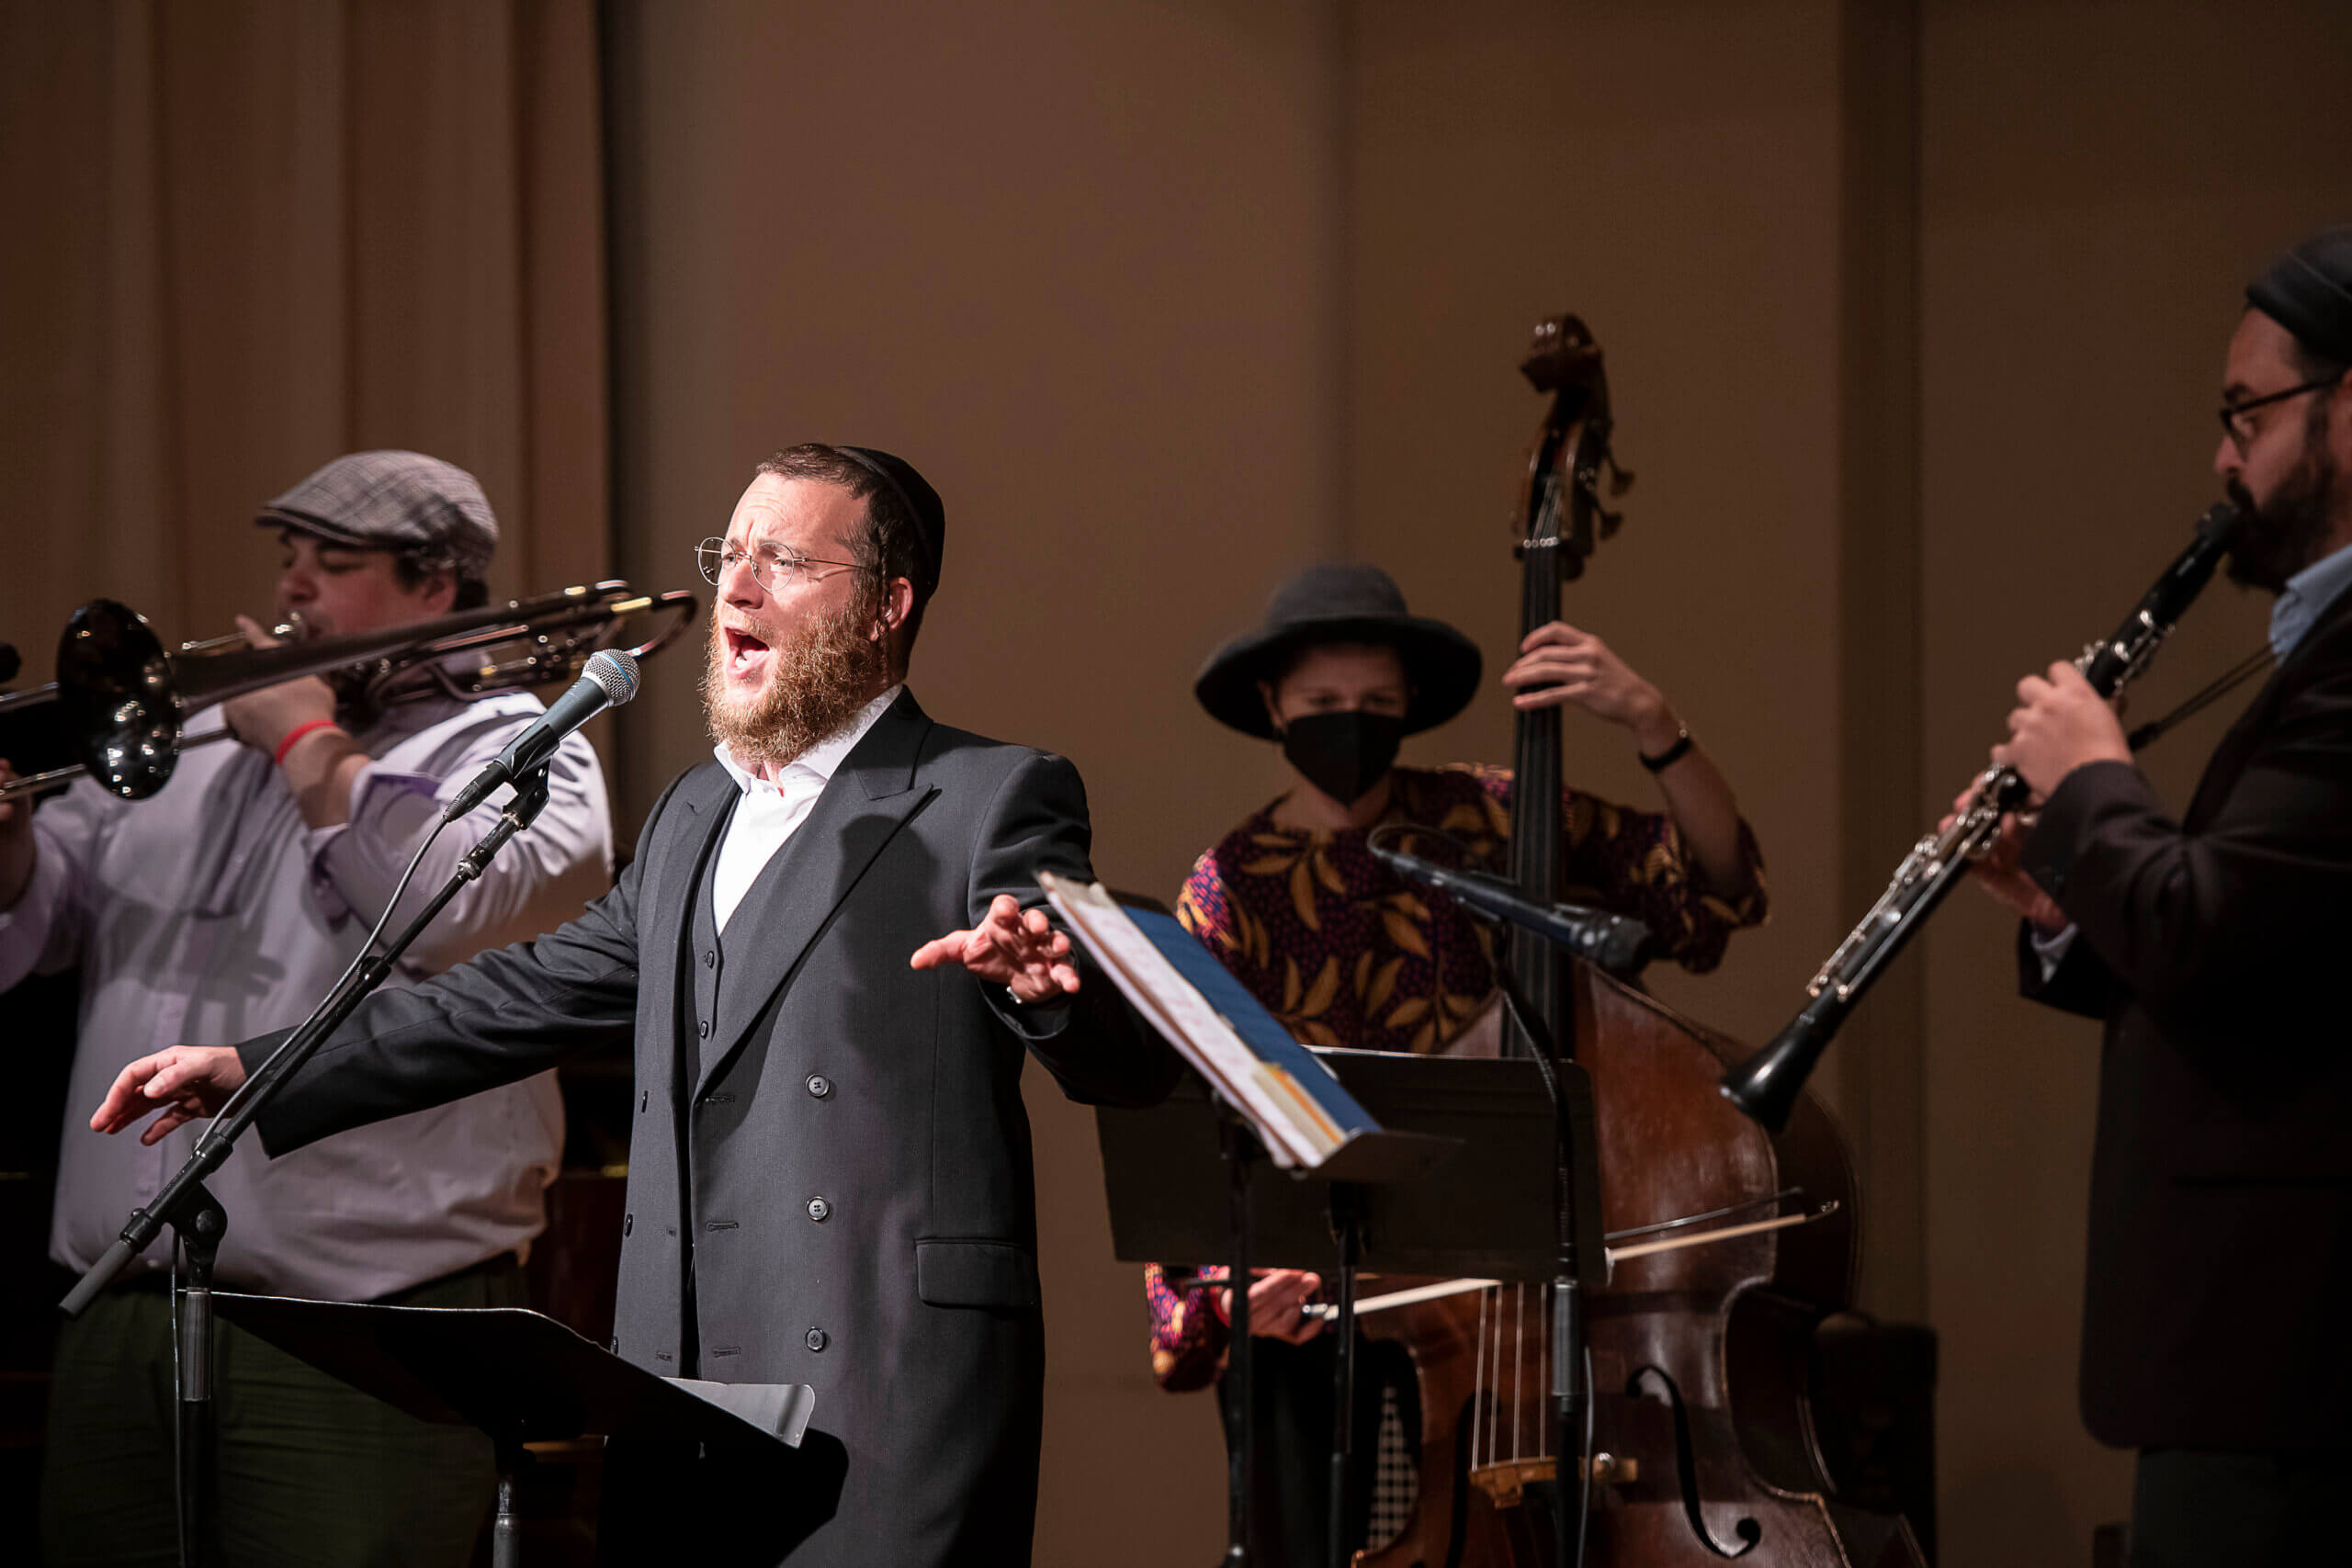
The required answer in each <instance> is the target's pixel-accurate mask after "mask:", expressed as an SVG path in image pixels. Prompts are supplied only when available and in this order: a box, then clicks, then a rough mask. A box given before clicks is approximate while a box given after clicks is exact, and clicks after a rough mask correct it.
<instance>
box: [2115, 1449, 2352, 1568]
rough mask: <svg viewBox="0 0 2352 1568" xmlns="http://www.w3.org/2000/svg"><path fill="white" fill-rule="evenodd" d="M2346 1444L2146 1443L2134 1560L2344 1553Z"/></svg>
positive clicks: (2261, 1563)
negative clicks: (2291, 1450)
mask: <svg viewBox="0 0 2352 1568" xmlns="http://www.w3.org/2000/svg"><path fill="white" fill-rule="evenodd" d="M2347 1500H2352V1448H2341V1449H2330V1450H2322V1451H2319V1452H2315V1453H2307V1454H2249V1453H2217V1452H2212V1451H2209V1450H2199V1449H2150V1450H2146V1451H2144V1452H2143V1453H2142V1454H2141V1455H2140V1463H2139V1468H2138V1469H2137V1470H2136V1471H2135V1472H2133V1474H2132V1478H2131V1568H2267V1565H2268V1564H2270V1563H2297V1564H2301V1563H2317V1562H2344V1561H2346V1559H2347V1556H2352V1547H2347V1546H2346V1544H2345V1527H2344V1505H2345V1503H2346V1501H2347Z"/></svg>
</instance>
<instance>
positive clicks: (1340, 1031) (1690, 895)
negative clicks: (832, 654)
mask: <svg viewBox="0 0 2352 1568" xmlns="http://www.w3.org/2000/svg"><path fill="white" fill-rule="evenodd" d="M1390 778H1391V786H1390V798H1389V806H1388V810H1387V812H1386V813H1385V815H1384V816H1383V817H1382V818H1381V820H1380V822H1379V823H1376V824H1374V827H1375V828H1378V827H1385V826H1386V825H1388V824H1390V823H1409V824H1412V825H1413V826H1415V827H1419V828H1426V829H1434V830H1435V832H1434V833H1433V834H1432V835H1431V837H1430V838H1428V839H1420V838H1419V837H1418V836H1416V835H1412V834H1401V835H1397V839H1396V840H1395V841H1394V842H1393V845H1392V846H1391V847H1394V848H1397V849H1400V850H1403V851H1405V852H1408V853H1410V854H1419V855H1424V856H1427V857H1428V858H1430V859H1432V860H1436V861H1438V862H1440V863H1446V864H1453V863H1467V864H1468V865H1470V866H1471V867H1472V868H1474V869H1476V870H1480V871H1490V872H1495V873H1498V874H1508V873H1509V871H1510V770H1509V769H1506V768H1488V767H1479V766H1457V767H1447V768H1438V769H1426V768H1403V767H1400V768H1397V769H1396V770H1395V771H1394V773H1392V774H1391V775H1390ZM1563 796H1564V798H1563V801H1562V822H1563V826H1564V829H1565V834H1564V836H1565V839H1566V851H1565V853H1566V878H1565V880H1564V882H1563V884H1562V889H1561V897H1563V898H1564V899H1565V900H1566V901H1567V902H1570V903H1577V904H1591V905H1595V906H1598V907H1599V908H1604V909H1608V910H1611V911H1612V912H1614V913H1616V914H1621V915H1630V916H1633V917H1634V918H1635V919H1639V920H1641V921H1642V922H1643V923H1644V924H1645V925H1647V926H1648V927H1649V928H1650V930H1651V931H1652V932H1653V933H1654V934H1655V935H1656V937H1657V942H1658V945H1659V949H1660V951H1662V952H1663V953H1666V954H1667V955H1668V957H1671V958H1672V959H1673V960H1674V961H1675V962H1676V963H1677V964H1680V965H1681V966H1682V967H1683V968H1685V969H1688V970H1690V971H1691V972H1692V973H1694V974H1703V973H1705V972H1706V971H1707V970H1710V969H1713V967H1714V966H1715V965H1716V964H1720V963H1722V962H1723V956H1724V947H1725V946H1726V945H1727V944H1728V942H1730V940H1731V933H1732V932H1733V931H1737V930H1739V929H1741V928H1742V927H1746V926H1753V925H1758V924H1760V923H1762V921H1763V919H1764V915H1765V894H1764V861H1763V856H1762V855H1761V854H1760V853H1759V852H1758V849H1757V846H1756V836H1755V834H1754V833H1753V832H1752V831H1750V830H1749V829H1748V826H1747V823H1746V822H1744V821H1743V822H1742V823H1741V824H1740V825H1739V850H1740V858H1741V860H1742V862H1743V863H1745V865H1746V866H1747V873H1748V882H1749V891H1748V892H1747V894H1746V895H1745V896H1743V897H1736V898H1727V897H1724V896H1722V895H1720V894H1718V893H1715V892H1713V891H1711V890H1709V888H1708V887H1707V886H1706V882H1705V878H1704V875H1703V874H1702V873H1701V872H1700V870H1699V869H1698V867H1697V866H1696V865H1695V864H1694V863H1691V861H1690V859H1689V858H1688V856H1687V854H1686V852H1685V851H1684V849H1683V846H1682V837H1681V834H1680V832H1679V830H1678V829H1676V827H1675V825H1674V819H1673V818H1671V817H1669V816H1668V815H1666V814H1665V813H1663V812H1656V811H1636V810H1634V809H1632V808H1631V807H1622V806H1613V805H1611V804H1610V803H1609V802H1608V801H1605V800H1601V799H1599V798H1597V797H1595V796H1593V795H1586V794H1584V793H1582V792H1581V791H1578V790H1574V789H1570V790H1566V791H1564V792H1563ZM1280 804H1281V802H1280V801H1279V800H1276V801H1274V802H1272V803H1270V804H1268V805H1267V806H1265V807H1262V808H1261V809H1260V810H1259V811H1258V812H1256V813H1255V814H1254V815H1252V816H1251V817H1250V819H1249V820H1248V821H1246V822H1244V823H1242V824H1241V826H1239V827H1238V828H1236V829H1234V830H1233V831H1232V832H1230V833H1228V834H1227V835H1226V836H1225V838H1224V839H1222V840H1219V841H1218V842H1217V844H1216V846H1215V847H1214V848H1212V849H1210V850H1209V851H1208V852H1207V853H1205V854H1204V855H1202V856H1201V858H1200V859H1199V860H1198V861H1197V862H1195V863H1193V874H1192V876H1191V878H1190V879H1189V880H1187V881H1186V883H1185V884H1184V891H1183V893H1182V896H1181V897H1179V898H1178V899H1177V903H1176V918H1177V919H1180V920H1182V922H1183V924H1184V929H1185V930H1187V931H1191V932H1192V933H1193V935H1194V936H1197V937H1199V938H1200V939H1201V941H1202V942H1204V943H1205V944H1207V946H1208V948H1209V950H1210V951H1211V952H1212V953H1216V955H1217V958H1218V960H1219V961H1220V962H1222V963H1223V964H1225V966H1226V967H1227V969H1229V970H1231V971H1232V972H1233V975H1234V976H1235V977H1236V978H1237V979H1238V980H1239V981H1240V982H1241V983H1242V984H1243V985H1245V986H1247V987H1249V988H1250V991H1251V992H1252V993H1253V994H1254V995H1255V996H1256V997H1257V998H1258V999H1259V1000H1260V1001H1262V1002H1263V1003H1265V1004H1266V1009H1267V1010H1268V1011H1270V1012H1272V1014H1273V1015H1274V1016H1275V1017H1276V1018H1278V1019H1280V1020H1282V1021H1283V1024H1284V1026H1286V1027H1287V1028H1288V1029H1289V1030H1290V1032H1291V1033H1292V1035H1293V1036H1294V1037H1295V1038H1296V1039H1298V1040H1301V1041H1303V1042H1305V1043H1307V1044H1310V1045H1338V1046H1345V1047H1347V1048H1349V1049H1351V1050H1360V1051H1410V1052H1430V1051H1434V1050H1437V1049H1438V1048H1440V1047H1441V1046H1442V1045H1443V1044H1445V1043H1446V1042H1448V1041H1450V1040H1452V1039H1453V1037H1454V1036H1455V1035H1456V1034H1458V1033H1460V1032H1462V1030H1463V1029H1464V1027H1465V1026H1466V1025H1468V1024H1469V1022H1470V1021H1472V1020H1473V1019H1474V1018H1476V1016H1477V1014H1478V1013H1479V1012H1480V1011H1481V1010H1484V1009H1485V1007H1486V1005H1487V998H1488V997H1489V995H1490V994H1491V993H1492V991H1493V989H1494V938H1493V936H1492V934H1491V933H1490V932H1489V931H1487V928H1486V927H1485V926H1484V925H1482V924H1480V923H1478V922H1476V921H1474V920H1472V919H1470V918H1469V917H1468V916H1466V915H1464V913H1463V912H1462V910H1461V908H1459V907H1458V906H1457V905H1455V904H1454V902H1453V900H1452V899H1450V898H1448V897H1445V896H1444V895H1443V894H1441V893H1434V892H1430V891H1428V890H1425V889H1419V888H1415V887H1412V886H1408V885H1407V884H1405V883H1404V882H1402V881H1400V880H1399V879H1398V878H1397V874H1395V873H1394V872H1392V871H1390V870H1389V869H1388V868H1387V867H1386V866H1385V865H1383V864H1381V863H1380V862H1378V861H1376V860H1374V858H1373V857H1372V853H1371V852H1370V851H1369V850H1368V849H1367V848H1366V847H1365V840H1366V838H1367V837H1368V834H1369V832H1370V831H1371V829H1341V830H1340V831H1337V832H1316V831H1312V830H1309V829H1297V828H1285V827H1283V826H1280V825H1278V824H1277V823H1276V822H1275V821H1274V807H1276V806H1278V805H1280ZM1437 834H1442V835H1445V836H1446V837H1448V838H1451V839H1452V840H1454V841H1455V842H1456V843H1458V845H1459V846H1460V848H1459V849H1458V850H1457V849H1454V848H1452V847H1450V846H1449V845H1448V844H1447V843H1446V842H1445V840H1443V839H1441V838H1438V837H1437V836H1436V835H1437ZM1223 1278H1224V1270H1223V1269H1174V1268H1163V1266H1161V1265H1159V1264H1157V1263H1154V1264H1148V1265H1146V1267H1145V1270H1144V1292H1145V1294H1146V1296H1147V1297H1148V1300H1149V1303H1150V1305H1151V1366H1152V1374H1153V1375H1154V1376H1155V1377H1157V1378H1158V1379H1159V1383H1160V1386H1161V1387H1163V1388H1166V1389H1169V1390H1170V1391H1179V1390H1183V1389H1192V1388H1200V1387H1203V1386H1204V1385H1205V1384H1207V1383H1208V1382H1211V1381H1212V1380H1214V1379H1215V1378H1216V1376H1217V1375H1218V1373H1219V1372H1220V1371H1221V1370H1222V1368H1223V1364H1224V1360H1225V1332H1226V1330H1225V1323H1224V1320H1223V1319H1221V1318H1220V1317H1218V1316H1217V1315H1216V1308H1215V1304H1214V1303H1213V1302H1212V1301H1211V1299H1210V1291H1211V1288H1212V1284H1213V1282H1215V1281H1221V1280H1223Z"/></svg>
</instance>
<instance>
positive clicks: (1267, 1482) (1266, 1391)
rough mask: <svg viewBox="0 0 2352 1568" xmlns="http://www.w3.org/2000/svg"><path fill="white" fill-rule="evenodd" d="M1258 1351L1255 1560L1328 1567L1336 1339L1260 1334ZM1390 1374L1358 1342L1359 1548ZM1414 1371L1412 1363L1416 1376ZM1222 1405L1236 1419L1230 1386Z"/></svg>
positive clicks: (1354, 1532) (1352, 1496)
mask: <svg viewBox="0 0 2352 1568" xmlns="http://www.w3.org/2000/svg"><path fill="white" fill-rule="evenodd" d="M1385 1348H1386V1349H1389V1350H1394V1349H1395V1347H1394V1346H1388V1347H1385ZM1252 1351H1253V1359H1254V1364H1253V1365H1252V1366H1251V1368H1250V1382H1251V1383H1252V1385H1253V1386H1254V1388H1255V1391H1256V1393H1255V1396H1254V1398H1253V1399H1252V1401H1251V1403H1252V1404H1255V1405H1256V1407H1257V1430H1256V1434H1255V1436H1256V1439H1257V1450H1258V1451H1257V1456H1256V1458H1257V1465H1256V1471H1257V1473H1256V1475H1255V1476H1254V1477H1253V1480H1254V1482H1255V1484H1254V1485H1252V1487H1251V1488H1250V1561H1251V1562H1265V1563H1279V1564H1282V1565H1283V1568H1323V1565H1324V1564H1325V1563H1328V1562H1330V1561H1331V1549H1330V1540H1331V1531H1330V1496H1331V1494H1330V1479H1331V1423H1332V1416H1333V1415H1334V1411H1333V1408H1332V1398H1333V1393H1334V1389H1333V1382H1332V1379H1333V1374H1334V1373H1335V1372H1336V1371H1338V1365H1337V1357H1336V1351H1335V1347H1334V1343H1333V1340H1332V1337H1331V1336H1330V1335H1329V1334H1318V1335H1317V1336H1316V1337H1314V1338H1312V1339H1310V1340H1308V1341H1307V1342H1306V1344H1304V1345H1291V1344H1286V1343H1284V1342H1283V1341H1282V1340H1279V1339H1267V1338H1261V1339H1259V1340H1258V1341H1257V1343H1256V1344H1255V1345H1254V1346H1253V1347H1252ZM1389 1370H1390V1369H1388V1368H1387V1367H1385V1365H1384V1364H1382V1361H1381V1359H1379V1358H1378V1357H1377V1356H1376V1354H1375V1352H1374V1350H1373V1349H1372V1348H1369V1347H1368V1346H1367V1344H1366V1343H1365V1342H1364V1341H1362V1340H1359V1341H1358V1342H1357V1346H1356V1391H1355V1401H1354V1404H1355V1408H1354V1411H1353V1415H1354V1417H1355V1420H1354V1423H1353V1425H1352V1427H1351V1431H1352V1432H1353V1434H1354V1435H1353V1436H1352V1437H1351V1438H1349V1440H1348V1450H1349V1452H1348V1458H1349V1461H1350V1463H1349V1485H1348V1506H1347V1519H1346V1529H1347V1534H1348V1544H1349V1548H1350V1550H1351V1551H1353V1550H1354V1549H1356V1548H1358V1547H1361V1546H1362V1545H1363V1540H1364V1536H1365V1533H1366V1528H1367V1526H1368V1525H1369V1523H1370V1520H1371V1517H1372V1475H1373V1471H1374V1463H1375V1460H1376V1453H1375V1445H1376V1444H1377V1443H1378V1441H1379V1438H1380V1384H1379V1379H1380V1375H1381V1374H1382V1373H1383V1372H1384V1371H1389ZM1410 1370H1411V1369H1410V1364H1409V1363H1408V1364H1407V1367H1406V1371H1407V1373H1408V1374H1409V1372H1410ZM1217 1403H1218V1405H1219V1406H1220V1408H1222V1409H1224V1410H1225V1411H1226V1412H1227V1415H1228V1417H1229V1416H1230V1413H1231V1410H1232V1404H1233V1401H1232V1396H1231V1393H1230V1388H1229V1385H1228V1384H1227V1383H1226V1382H1219V1383H1218V1384H1217Z"/></svg>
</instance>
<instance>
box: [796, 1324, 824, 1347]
mask: <svg viewBox="0 0 2352 1568" xmlns="http://www.w3.org/2000/svg"><path fill="white" fill-rule="evenodd" d="M801 1343H802V1344H804V1345H806V1346H808V1347H809V1348H810V1349H811V1350H821V1349H823V1348H825V1331H824V1330H823V1329H821V1328H812V1329H810V1330H809V1334H808V1337H806V1338H805V1339H803V1340H802V1341H801Z"/></svg>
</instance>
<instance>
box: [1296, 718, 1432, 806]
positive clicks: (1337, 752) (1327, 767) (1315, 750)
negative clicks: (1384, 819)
mask: <svg viewBox="0 0 2352 1568" xmlns="http://www.w3.org/2000/svg"><path fill="white" fill-rule="evenodd" d="M1404 742H1405V721H1404V720H1403V719H1401V718H1398V717H1397V716H1395V715H1393V714H1385V713H1365V712H1363V711H1362V710H1361V709H1359V710H1356V711H1352V712H1346V713H1310V714H1306V715H1303V716H1300V717H1297V718H1295V719H1292V720H1291V721H1290V724H1289V726H1288V727H1287V728H1284V729H1283V756H1284V757H1285V758H1287V759H1289V761H1290V765H1291V766H1292V767H1294V768H1296V769H1297V770H1298V772H1299V776H1300V777H1302V778H1304V779H1305V780H1306V782H1307V783H1308V784H1313V785H1314V786H1315V787H1316V788H1317V789H1319V790H1321V791H1322V792H1323V793H1324V794H1325V795H1329V796H1330V797H1331V798H1332V799H1333V800H1336V801H1338V802H1339V803H1340V805H1342V806H1353V805H1354V804H1355V803H1356V802H1357V801H1359V800H1362V799H1363V797H1364V795H1366V793H1368V792H1369V791H1370V790H1371V788H1372V786H1373V785H1374V784H1378V783H1379V782H1380V781H1381V780H1382V779H1383V778H1384V777H1385V776H1386V774H1387V773H1388V765H1389V764H1390V763H1391V762H1394V761H1396V760H1397V747H1399V746H1401V745H1403V744H1404Z"/></svg>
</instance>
